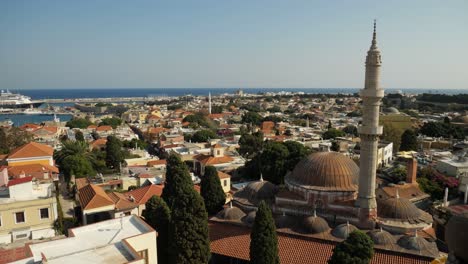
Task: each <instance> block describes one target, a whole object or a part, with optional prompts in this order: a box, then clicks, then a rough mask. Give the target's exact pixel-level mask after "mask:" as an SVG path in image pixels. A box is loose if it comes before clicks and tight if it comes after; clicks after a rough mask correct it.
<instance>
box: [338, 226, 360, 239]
mask: <svg viewBox="0 0 468 264" xmlns="http://www.w3.org/2000/svg"><path fill="white" fill-rule="evenodd" d="M355 230H358V228H357V227H355V226H353V225H351V224H349V223H345V224H341V225H338V226H336V227H335V228H334V229H333V231H332V235H333V236H334V237H337V238H342V239H346V238H348V236H349V234H351V232H353V231H355Z"/></svg>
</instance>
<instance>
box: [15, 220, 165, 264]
mask: <svg viewBox="0 0 468 264" xmlns="http://www.w3.org/2000/svg"><path fill="white" fill-rule="evenodd" d="M68 232H69V237H68V238H64V239H58V240H53V241H48V242H43V243H37V244H31V245H28V247H29V251H30V252H31V253H32V257H30V258H26V259H22V260H19V261H16V262H13V263H15V264H36V263H37V264H39V263H47V264H59V263H60V264H62V263H67V264H84V263H101V264H120V263H132V264H149V263H151V264H153V263H158V260H157V248H156V236H157V235H156V231H155V230H154V229H153V228H151V227H150V226H149V225H148V224H146V223H145V222H144V221H143V220H142V219H141V218H139V217H137V216H126V217H122V218H118V219H112V220H107V221H103V222H99V223H96V224H92V225H87V226H82V227H77V228H73V229H69V230H68Z"/></svg>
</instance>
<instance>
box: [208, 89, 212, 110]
mask: <svg viewBox="0 0 468 264" xmlns="http://www.w3.org/2000/svg"><path fill="white" fill-rule="evenodd" d="M208 113H209V114H210V115H211V92H209V93H208Z"/></svg>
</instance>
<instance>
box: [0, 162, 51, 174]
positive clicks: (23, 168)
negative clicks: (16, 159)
mask: <svg viewBox="0 0 468 264" xmlns="http://www.w3.org/2000/svg"><path fill="white" fill-rule="evenodd" d="M35 172H44V173H45V172H53V173H59V170H58V168H57V167H55V166H50V165H43V164H28V165H20V166H10V167H9V168H8V174H9V175H10V176H13V177H15V176H19V175H21V174H22V173H25V174H26V175H27V174H30V173H35Z"/></svg>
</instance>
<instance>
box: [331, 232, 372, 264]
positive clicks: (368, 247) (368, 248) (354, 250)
mask: <svg viewBox="0 0 468 264" xmlns="http://www.w3.org/2000/svg"><path fill="white" fill-rule="evenodd" d="M373 255H374V242H373V241H372V240H371V239H370V237H369V236H367V235H366V234H365V233H364V232H362V231H359V230H356V231H353V232H352V233H351V234H349V237H348V238H347V239H346V240H344V241H343V242H341V243H340V244H338V245H337V246H336V247H335V248H334V249H333V255H332V256H331V258H330V260H328V264H368V263H369V262H370V261H371V259H372V256H373Z"/></svg>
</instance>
